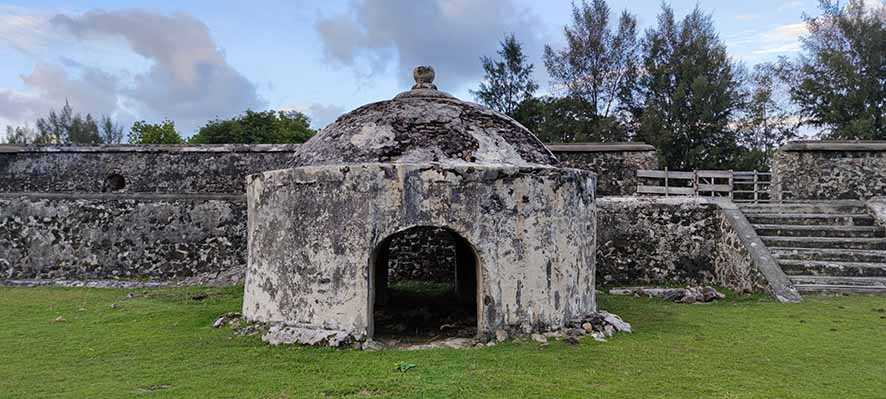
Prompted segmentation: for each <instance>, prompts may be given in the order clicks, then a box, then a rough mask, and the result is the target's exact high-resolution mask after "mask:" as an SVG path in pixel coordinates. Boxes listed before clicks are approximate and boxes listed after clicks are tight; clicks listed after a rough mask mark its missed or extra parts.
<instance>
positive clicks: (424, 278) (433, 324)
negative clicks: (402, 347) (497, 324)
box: [370, 226, 478, 343]
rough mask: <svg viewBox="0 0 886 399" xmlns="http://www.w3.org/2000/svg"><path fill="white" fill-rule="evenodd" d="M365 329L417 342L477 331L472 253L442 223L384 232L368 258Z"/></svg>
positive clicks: (475, 271)
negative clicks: (369, 319) (367, 321)
mask: <svg viewBox="0 0 886 399" xmlns="http://www.w3.org/2000/svg"><path fill="white" fill-rule="evenodd" d="M370 270H371V273H370V279H371V281H370V314H371V315H372V323H371V324H370V334H371V335H372V336H373V337H374V338H376V339H386V338H390V339H396V340H398V341H399V342H401V343H420V342H427V341H432V340H435V339H440V338H451V337H465V338H469V337H474V336H476V335H477V287H478V284H477V280H478V277H477V276H478V267H477V256H476V253H475V252H474V249H473V247H472V246H471V244H470V243H469V242H468V241H467V240H465V239H464V238H462V237H461V236H460V235H458V233H456V232H454V231H452V230H451V229H448V228H443V227H428V226H418V227H412V228H409V229H406V230H403V231H400V232H398V233H395V234H392V235H391V236H389V237H387V238H385V239H384V240H383V241H382V242H381V243H379V244H378V246H377V247H376V248H375V250H374V251H373V256H372V260H371V263H370Z"/></svg>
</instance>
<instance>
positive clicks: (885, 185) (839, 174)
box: [772, 141, 886, 200]
mask: <svg viewBox="0 0 886 399" xmlns="http://www.w3.org/2000/svg"><path fill="white" fill-rule="evenodd" d="M772 173H773V175H772V179H773V181H775V182H778V183H780V184H773V187H772V197H773V198H776V199H779V198H781V199H786V200H787V199H795V200H836V199H869V198H873V197H877V196H886V141H867V142H864V141H858V142H846V141H797V142H791V143H788V144H785V145H784V146H782V147H781V148H780V149H779V150H778V152H776V154H775V157H774V158H773V162H772Z"/></svg>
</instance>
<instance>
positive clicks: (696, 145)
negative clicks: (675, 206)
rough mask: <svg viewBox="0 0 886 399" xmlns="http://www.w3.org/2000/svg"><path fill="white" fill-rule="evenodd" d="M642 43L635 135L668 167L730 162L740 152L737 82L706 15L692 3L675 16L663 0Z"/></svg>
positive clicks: (717, 166) (714, 166)
mask: <svg viewBox="0 0 886 399" xmlns="http://www.w3.org/2000/svg"><path fill="white" fill-rule="evenodd" d="M643 47H644V59H643V66H644V74H643V75H642V76H641V77H640V79H639V84H638V87H637V93H636V94H637V95H636V97H635V98H634V101H636V102H635V103H634V104H633V109H634V113H635V116H636V118H637V121H638V123H639V131H638V138H639V139H640V140H642V141H646V142H648V143H650V144H653V145H655V146H656V147H657V148H658V151H659V158H660V161H661V165H662V166H666V167H668V168H671V169H680V170H692V169H726V168H729V167H731V166H732V165H733V162H734V161H735V158H736V157H737V156H738V154H739V153H740V150H739V147H738V143H737V137H736V132H735V130H734V129H733V128H731V127H730V122H731V121H732V120H733V118H734V116H735V115H736V114H737V113H738V112H739V110H740V109H741V106H742V92H741V87H740V86H741V84H740V82H739V79H737V77H736V66H735V65H734V64H733V63H732V61H731V60H730V59H729V57H728V56H727V54H726V47H725V46H724V45H723V43H722V42H721V41H720V39H719V37H718V36H717V33H716V31H715V29H714V26H713V23H712V21H711V18H710V16H709V15H706V14H704V13H703V12H702V11H701V10H700V9H699V8H698V7H696V8H695V9H694V10H693V11H692V13H690V14H689V15H687V16H685V17H684V18H683V20H682V21H677V20H676V18H675V17H674V11H673V9H671V7H670V6H668V5H663V6H662V11H661V14H659V16H658V25H657V26H656V27H654V28H651V29H649V30H647V32H646V37H645V39H644V41H643Z"/></svg>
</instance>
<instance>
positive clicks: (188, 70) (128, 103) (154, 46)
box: [0, 7, 265, 133]
mask: <svg viewBox="0 0 886 399" xmlns="http://www.w3.org/2000/svg"><path fill="white" fill-rule="evenodd" d="M0 37H2V41H5V42H7V43H9V44H10V45H11V46H12V47H14V48H16V49H18V50H20V51H21V52H22V53H23V54H26V55H28V56H30V57H31V58H32V60H33V61H34V63H35V66H34V68H33V70H32V71H31V73H30V74H27V75H23V76H21V79H22V83H23V84H24V85H25V86H26V88H27V89H28V90H27V91H26V92H22V91H13V90H10V89H2V88H0V119H2V120H6V121H17V123H23V122H26V121H33V119H35V118H36V117H39V116H41V115H44V114H45V113H46V112H47V111H48V110H49V108H50V107H53V108H58V107H60V106H61V105H63V104H64V102H65V100H66V99H67V100H68V101H70V103H71V105H72V106H73V108H74V110H75V111H77V112H84V113H86V112H89V113H93V114H107V115H117V116H121V118H122V119H124V120H125V121H126V122H128V121H131V120H132V119H133V118H139V119H146V120H159V119H162V118H170V119H173V120H175V121H176V124H177V125H178V126H179V127H180V128H181V130H182V131H183V132H186V133H188V132H190V131H193V130H194V129H195V128H197V127H199V126H201V125H202V124H204V123H205V122H206V121H207V120H210V119H214V118H227V117H230V116H233V115H236V114H239V113H241V112H242V111H244V110H246V109H249V108H251V109H261V108H263V107H264V106H265V102H264V101H263V100H262V99H260V98H259V96H258V94H257V90H256V87H255V85H254V84H253V83H252V82H250V81H249V80H248V79H247V78H246V77H244V76H243V75H242V74H240V72H238V71H237V70H235V69H234V68H233V67H232V66H231V65H230V64H229V63H228V62H227V60H226V59H225V56H224V54H223V53H222V51H221V50H220V49H219V47H218V45H217V44H216V43H215V41H214V40H213V39H212V37H211V35H210V32H209V28H208V27H207V26H206V25H205V24H203V23H202V22H201V21H199V20H197V19H195V18H194V17H192V16H190V15H187V14H173V15H164V14H158V13H153V12H149V11H142V10H117V11H90V12H87V13H85V14H82V15H66V14H57V15H54V16H51V17H50V16H47V15H44V14H41V13H38V12H32V13H31V14H28V13H27V12H25V11H23V10H22V9H12V8H9V7H2V8H0ZM71 44H73V46H72V45H71ZM77 45H80V46H86V47H89V46H100V47H101V46H104V47H113V46H116V47H122V48H124V49H126V50H127V51H128V52H129V54H130V55H129V57H130V58H136V59H137V58H142V59H144V60H146V61H147V63H148V66H147V68H146V69H147V70H132V69H131V68H125V69H124V70H115V69H113V68H108V66H107V62H105V63H104V65H84V64H83V61H82V60H77V59H72V58H69V57H67V56H64V57H60V58H59V57H58V56H57V55H53V56H52V57H51V59H52V61H47V60H46V59H45V58H50V57H45V55H41V54H43V53H46V52H48V53H49V54H53V51H43V48H45V47H50V48H64V49H65V50H66V53H65V54H72V56H76V55H77V54H78V52H77V47H76V46H77ZM53 46H55V47H53ZM72 48H73V49H72ZM36 50H40V51H36ZM54 52H55V54H57V53H58V50H55V51H54ZM95 62H97V63H99V64H101V63H102V59H101V58H99V59H98V61H95ZM138 64H139V62H138V61H135V62H129V63H128V65H127V66H130V65H138Z"/></svg>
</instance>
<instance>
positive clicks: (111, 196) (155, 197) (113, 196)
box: [0, 192, 246, 202]
mask: <svg viewBox="0 0 886 399" xmlns="http://www.w3.org/2000/svg"><path fill="white" fill-rule="evenodd" d="M17 198H28V199H35V200H38V199H49V200H109V201H114V200H146V201H232V202H245V201H246V195H244V194H215V193H172V194H167V193H78V192H72V193H39V192H13V193H0V199H17Z"/></svg>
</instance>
